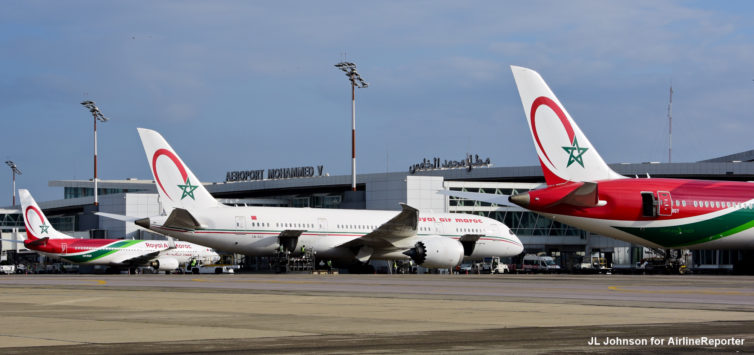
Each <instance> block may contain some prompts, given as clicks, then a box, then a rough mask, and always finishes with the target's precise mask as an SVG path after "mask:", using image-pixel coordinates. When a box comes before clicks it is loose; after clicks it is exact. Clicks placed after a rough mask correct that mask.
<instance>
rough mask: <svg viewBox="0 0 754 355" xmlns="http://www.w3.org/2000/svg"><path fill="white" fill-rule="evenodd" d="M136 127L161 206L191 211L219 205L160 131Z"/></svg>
mask: <svg viewBox="0 0 754 355" xmlns="http://www.w3.org/2000/svg"><path fill="white" fill-rule="evenodd" d="M137 130H138V131H139V137H140V138H141V144H142V145H143V146H144V152H145V153H146V154H147V161H148V162H149V168H150V169H151V170H152V175H153V176H154V181H155V185H156V187H157V193H159V194H160V202H161V203H162V204H163V206H166V207H171V208H183V209H186V210H189V211H192V210H196V209H201V208H206V207H215V206H219V205H220V203H219V202H217V200H215V198H214V197H212V195H211V194H210V193H209V191H207V189H206V188H205V187H204V185H203V184H202V183H201V181H199V179H198V178H197V177H196V176H195V175H194V173H192V172H191V170H190V169H189V168H188V166H186V164H184V163H183V160H181V158H180V157H179V156H178V154H176V153H175V151H174V150H173V148H172V147H171V146H170V144H168V142H167V141H166V140H165V138H163V137H162V135H160V134H159V133H157V132H155V131H153V130H151V129H145V128H137Z"/></svg>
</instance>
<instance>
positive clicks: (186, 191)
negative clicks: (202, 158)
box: [152, 148, 199, 201]
mask: <svg viewBox="0 0 754 355" xmlns="http://www.w3.org/2000/svg"><path fill="white" fill-rule="evenodd" d="M163 155H164V156H166V157H168V158H169V159H170V160H171V161H172V162H173V164H175V167H176V168H178V172H179V173H180V174H181V179H182V180H181V181H183V183H184V184H183V185H178V187H179V188H180V189H181V190H183V194H182V195H181V200H183V199H184V198H186V196H189V197H191V199H192V200H193V199H194V190H196V189H197V188H198V187H199V186H198V185H191V181H189V177H188V173H186V168H185V167H183V164H182V163H181V161H180V159H178V157H177V156H176V155H175V153H173V152H171V151H170V150H167V149H164V148H163V149H158V150H157V151H156V152H154V155H152V171H153V172H154V179H155V180H156V181H157V185H158V186H160V189H162V192H164V193H165V196H167V197H168V198H169V199H170V200H171V201H172V200H173V198H172V197H170V194H169V193H168V192H167V191H166V190H165V187H164V186H163V185H162V180H160V175H159V173H158V172H157V158H159V157H160V156H163Z"/></svg>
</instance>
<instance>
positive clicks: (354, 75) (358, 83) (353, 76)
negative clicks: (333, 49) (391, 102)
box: [335, 62, 369, 191]
mask: <svg viewBox="0 0 754 355" xmlns="http://www.w3.org/2000/svg"><path fill="white" fill-rule="evenodd" d="M335 67H336V68H338V69H340V70H342V71H343V72H345V73H346V76H347V77H348V80H349V81H351V190H352V191H356V87H358V88H360V89H364V88H367V87H368V86H369V84H368V83H367V82H366V81H364V79H362V78H361V75H359V73H358V72H357V71H356V64H354V63H351V62H340V63H338V64H335Z"/></svg>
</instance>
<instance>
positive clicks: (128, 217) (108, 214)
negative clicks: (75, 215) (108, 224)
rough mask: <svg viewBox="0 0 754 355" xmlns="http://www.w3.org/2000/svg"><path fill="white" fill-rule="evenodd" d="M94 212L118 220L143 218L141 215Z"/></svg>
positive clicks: (127, 220) (126, 220)
mask: <svg viewBox="0 0 754 355" xmlns="http://www.w3.org/2000/svg"><path fill="white" fill-rule="evenodd" d="M94 214H96V215H98V216H102V217H105V218H110V219H114V220H116V221H123V222H136V220H138V219H141V217H133V216H125V215H122V214H115V213H107V212H94Z"/></svg>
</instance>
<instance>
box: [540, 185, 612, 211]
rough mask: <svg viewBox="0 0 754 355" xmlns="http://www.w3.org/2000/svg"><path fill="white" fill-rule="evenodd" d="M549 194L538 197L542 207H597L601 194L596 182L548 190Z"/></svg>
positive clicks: (561, 186)
mask: <svg viewBox="0 0 754 355" xmlns="http://www.w3.org/2000/svg"><path fill="white" fill-rule="evenodd" d="M548 191H549V193H548V194H547V195H545V196H540V197H537V199H538V203H539V204H540V205H542V206H547V207H552V206H556V205H571V206H577V207H596V206H598V204H599V194H598V189H597V183H596V182H571V183H567V184H564V185H560V186H556V187H550V188H548Z"/></svg>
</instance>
